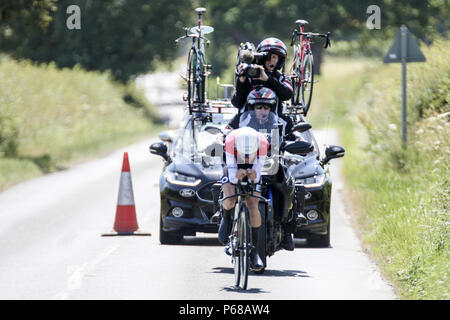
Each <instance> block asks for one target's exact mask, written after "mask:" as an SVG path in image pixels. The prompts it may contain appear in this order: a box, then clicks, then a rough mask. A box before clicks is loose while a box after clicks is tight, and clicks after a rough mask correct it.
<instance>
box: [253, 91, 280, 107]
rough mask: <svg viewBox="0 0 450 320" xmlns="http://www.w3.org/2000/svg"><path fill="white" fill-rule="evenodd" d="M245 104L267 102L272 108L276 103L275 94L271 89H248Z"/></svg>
mask: <svg viewBox="0 0 450 320" xmlns="http://www.w3.org/2000/svg"><path fill="white" fill-rule="evenodd" d="M247 104H248V105H249V106H253V105H255V104H267V105H270V106H272V107H273V108H274V107H276V105H277V95H276V94H275V92H274V91H273V90H272V89H269V88H266V87H259V88H256V89H253V90H252V91H250V93H249V94H248V96H247Z"/></svg>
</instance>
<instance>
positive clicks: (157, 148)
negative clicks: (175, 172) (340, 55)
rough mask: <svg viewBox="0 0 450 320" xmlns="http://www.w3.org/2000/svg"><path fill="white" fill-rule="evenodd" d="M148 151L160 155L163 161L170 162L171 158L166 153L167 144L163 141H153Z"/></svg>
mask: <svg viewBox="0 0 450 320" xmlns="http://www.w3.org/2000/svg"><path fill="white" fill-rule="evenodd" d="M150 153H151V154H156V155H158V156H161V157H162V158H163V159H164V160H165V161H167V162H172V159H171V158H170V156H169V155H168V154H167V146H166V145H165V144H164V143H163V142H155V143H153V144H152V145H151V146H150Z"/></svg>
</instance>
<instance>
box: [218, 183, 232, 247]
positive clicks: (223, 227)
mask: <svg viewBox="0 0 450 320" xmlns="http://www.w3.org/2000/svg"><path fill="white" fill-rule="evenodd" d="M222 192H223V196H224V197H229V196H232V195H233V194H235V193H236V188H235V187H234V186H233V185H232V184H231V183H230V182H228V178H227V177H226V176H225V177H224V178H223V179H222ZM235 205H236V198H231V199H226V200H225V201H223V202H222V219H221V220H220V226H219V235H218V238H219V241H220V243H222V244H223V245H226V244H227V243H228V236H229V235H230V233H231V227H232V222H233V213H234V206H235Z"/></svg>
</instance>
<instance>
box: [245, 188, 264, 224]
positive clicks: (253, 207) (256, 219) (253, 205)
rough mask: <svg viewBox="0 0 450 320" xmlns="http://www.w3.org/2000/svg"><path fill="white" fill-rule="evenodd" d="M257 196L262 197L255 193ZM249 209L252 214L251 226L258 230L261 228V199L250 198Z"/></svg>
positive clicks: (247, 202)
mask: <svg viewBox="0 0 450 320" xmlns="http://www.w3.org/2000/svg"><path fill="white" fill-rule="evenodd" d="M253 194H254V195H255V196H261V193H259V192H254V193H253ZM245 201H246V204H247V208H248V211H249V214H250V225H251V226H252V228H258V227H260V226H261V213H260V212H259V208H258V203H259V199H256V198H252V197H248V198H247V199H246V200H245Z"/></svg>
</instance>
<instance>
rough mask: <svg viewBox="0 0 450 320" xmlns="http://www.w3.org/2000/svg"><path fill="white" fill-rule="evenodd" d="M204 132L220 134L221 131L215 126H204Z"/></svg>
mask: <svg viewBox="0 0 450 320" xmlns="http://www.w3.org/2000/svg"><path fill="white" fill-rule="evenodd" d="M204 130H205V131H206V132H208V133H210V134H218V133H222V130H220V128H218V127H215V126H206V127H205V129H204Z"/></svg>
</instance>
